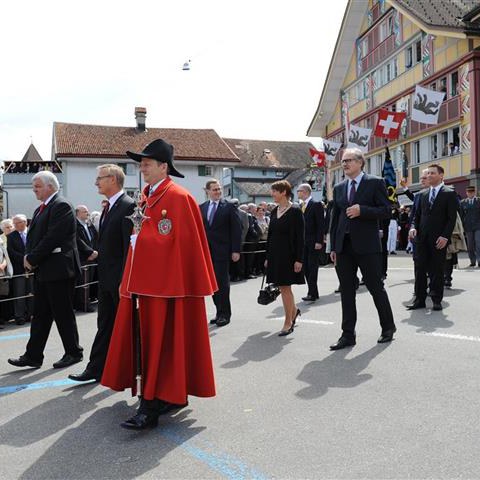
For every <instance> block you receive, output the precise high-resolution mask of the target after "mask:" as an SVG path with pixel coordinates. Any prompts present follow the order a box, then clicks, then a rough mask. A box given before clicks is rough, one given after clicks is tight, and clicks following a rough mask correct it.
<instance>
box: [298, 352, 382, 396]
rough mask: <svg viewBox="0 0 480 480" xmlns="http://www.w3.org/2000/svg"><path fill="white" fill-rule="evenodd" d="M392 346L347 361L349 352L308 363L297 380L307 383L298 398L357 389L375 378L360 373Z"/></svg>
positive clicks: (333, 354) (335, 353) (334, 353)
mask: <svg viewBox="0 0 480 480" xmlns="http://www.w3.org/2000/svg"><path fill="white" fill-rule="evenodd" d="M389 345H390V344H381V345H376V346H374V347H372V348H371V349H370V350H367V351H366V352H364V353H361V354H360V355H357V356H356V357H354V358H351V359H346V358H345V357H346V356H347V354H348V353H349V352H350V351H351V349H350V348H346V349H343V350H339V351H336V352H333V353H331V354H330V355H329V356H328V357H326V358H325V359H323V360H315V361H313V362H310V363H307V364H306V365H305V366H304V367H303V370H302V371H301V372H300V374H299V375H298V377H297V380H300V381H301V382H304V383H308V384H309V385H308V386H307V387H304V388H302V389H301V390H299V391H298V392H296V394H295V395H296V396H297V397H300V398H302V399H304V400H312V399H314V398H318V397H321V396H323V395H325V394H326V393H327V392H328V390H329V389H330V388H354V387H357V386H358V385H360V384H361V383H363V382H366V381H367V380H370V379H371V378H372V375H371V374H369V373H361V372H362V371H363V370H365V369H366V368H367V367H368V365H369V363H370V362H371V361H372V360H373V359H374V358H375V357H376V356H377V355H379V354H380V353H382V352H383V351H384V350H385V349H386V348H387V347H388V346H389Z"/></svg>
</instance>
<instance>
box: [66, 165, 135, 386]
mask: <svg viewBox="0 0 480 480" xmlns="http://www.w3.org/2000/svg"><path fill="white" fill-rule="evenodd" d="M97 171H98V175H97V178H96V181H95V185H96V186H97V188H98V193H100V194H101V195H105V196H106V197H107V199H108V202H107V203H106V204H105V207H104V209H103V212H102V216H101V217H100V230H99V234H98V257H97V264H98V313H97V328H98V330H97V334H96V336H95V340H94V342H93V345H92V351H91V353H90V361H89V362H88V365H87V366H86V368H85V370H84V371H83V372H82V373H79V374H73V375H69V376H68V377H69V378H70V379H72V380H76V381H77V382H86V381H89V380H96V381H97V382H98V381H99V380H100V379H101V377H102V373H103V368H104V366H105V360H106V358H107V353H108V347H109V345H110V338H111V337H112V331H113V324H114V322H115V315H116V313H117V307H118V302H119V292H118V289H119V287H120V282H121V280H122V274H123V269H124V266H125V261H126V259H127V253H128V246H129V243H130V235H131V233H132V222H131V221H130V220H129V219H128V218H126V217H127V216H128V215H131V214H132V213H133V208H134V206H135V202H134V201H133V200H132V199H131V198H130V197H129V196H128V195H127V194H126V193H125V192H124V191H123V184H124V181H125V174H124V173H123V170H122V169H121V168H120V167H119V166H118V165H113V164H107V165H101V166H100V167H97Z"/></svg>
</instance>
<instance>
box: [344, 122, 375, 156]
mask: <svg viewBox="0 0 480 480" xmlns="http://www.w3.org/2000/svg"><path fill="white" fill-rule="evenodd" d="M371 134H372V129H371V128H362V127H358V126H357V125H353V124H352V125H350V135H349V136H348V148H359V149H360V150H361V151H362V152H363V153H366V152H368V141H369V140H370V135H371Z"/></svg>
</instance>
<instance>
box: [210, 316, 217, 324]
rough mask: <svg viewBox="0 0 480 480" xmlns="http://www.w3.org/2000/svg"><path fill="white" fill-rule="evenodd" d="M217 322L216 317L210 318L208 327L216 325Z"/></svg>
mask: <svg viewBox="0 0 480 480" xmlns="http://www.w3.org/2000/svg"><path fill="white" fill-rule="evenodd" d="M217 320H218V318H217V317H215V318H212V319H211V320H210V325H216V324H217Z"/></svg>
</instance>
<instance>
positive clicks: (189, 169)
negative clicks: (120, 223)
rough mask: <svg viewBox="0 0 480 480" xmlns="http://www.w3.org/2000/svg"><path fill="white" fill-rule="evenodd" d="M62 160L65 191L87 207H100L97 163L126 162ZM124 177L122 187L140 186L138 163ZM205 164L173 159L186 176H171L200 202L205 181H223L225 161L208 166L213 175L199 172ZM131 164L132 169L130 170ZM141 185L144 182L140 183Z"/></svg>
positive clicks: (100, 198) (68, 196)
mask: <svg viewBox="0 0 480 480" xmlns="http://www.w3.org/2000/svg"><path fill="white" fill-rule="evenodd" d="M59 160H61V161H62V162H63V166H64V169H63V172H64V195H65V197H66V198H67V199H68V200H69V201H70V202H71V203H72V204H73V205H74V206H75V205H79V204H85V205H86V206H87V207H88V208H89V210H90V211H92V210H100V204H101V201H102V199H103V198H102V197H101V196H100V195H99V194H98V193H97V188H96V187H95V185H94V183H95V177H96V176H97V170H96V167H97V166H99V165H102V164H105V163H128V162H127V161H126V160H125V159H109V160H106V159H103V160H98V159H79V158H77V159H63V158H62V159H59ZM131 165H132V167H128V169H127V175H126V177H125V190H136V189H138V188H139V169H138V164H137V163H135V162H132V163H131ZM199 165H204V164H200V163H198V162H195V163H192V162H188V163H187V162H175V167H176V168H177V169H178V170H179V171H180V173H182V174H183V175H185V178H177V177H172V179H173V180H174V181H175V182H176V183H178V184H179V185H182V186H183V187H185V188H186V189H187V190H188V191H189V192H190V193H191V194H192V195H193V196H194V197H195V198H196V200H197V201H198V203H202V202H203V201H205V199H206V194H205V190H204V189H205V184H206V182H207V181H208V180H209V179H210V178H216V179H218V180H219V181H220V182H221V181H222V175H223V168H224V167H225V166H226V165H215V166H212V167H211V170H212V172H211V173H212V175H208V176H199V175H198V166H199ZM130 168H132V173H131V174H129V173H130V172H129V170H130ZM142 185H143V184H142Z"/></svg>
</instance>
